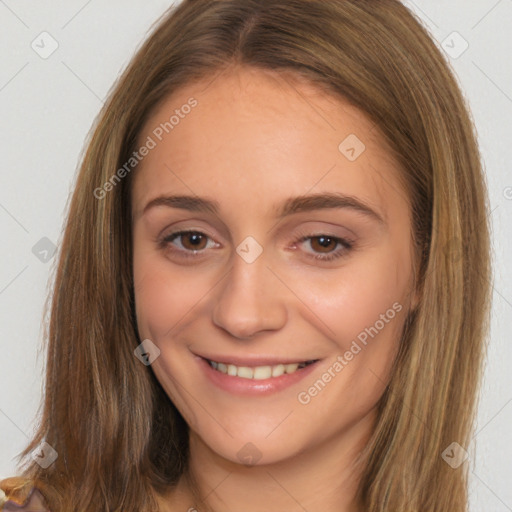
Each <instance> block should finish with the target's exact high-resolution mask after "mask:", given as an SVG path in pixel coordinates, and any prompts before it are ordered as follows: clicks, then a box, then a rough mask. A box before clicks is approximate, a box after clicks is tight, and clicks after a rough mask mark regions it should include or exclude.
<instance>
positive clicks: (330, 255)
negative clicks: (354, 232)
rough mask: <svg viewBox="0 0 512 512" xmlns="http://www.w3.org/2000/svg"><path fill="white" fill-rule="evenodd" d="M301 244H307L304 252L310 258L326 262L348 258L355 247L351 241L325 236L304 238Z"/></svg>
mask: <svg viewBox="0 0 512 512" xmlns="http://www.w3.org/2000/svg"><path fill="white" fill-rule="evenodd" d="M299 242H300V243H301V244H306V242H307V244H306V245H305V247H304V252H305V253H306V255H307V256H308V257H310V258H313V259H314V260H318V261H326V262H327V261H332V260H335V259H338V258H342V257H344V256H347V255H348V253H349V252H350V251H351V250H352V249H353V247H354V243H353V242H351V241H349V240H346V239H344V238H340V237H338V236H333V235H325V234H320V235H307V236H303V237H302V238H301V239H300V240H299Z"/></svg>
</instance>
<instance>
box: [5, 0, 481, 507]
mask: <svg viewBox="0 0 512 512" xmlns="http://www.w3.org/2000/svg"><path fill="white" fill-rule="evenodd" d="M486 206H487V199H486V192H485V181H484V178H483V175H482V170H481V164H480V160H479V154H478V150H477V145H476V142H475V134H474V130H473V126H472V124H471V122H470V118H469V115H468V112H467V108H466V106H465V103H464V101H463V99H462V95H461V93H460V91H459V89H458V86H457V84H456V80H455V79H454V77H453V75H452V73H451V72H450V70H449V67H448V65H447V64H446V62H445V60H444V58H443V56H442V55H441V54H440V52H439V50H438V49H437V47H436V45H435V44H434V43H433V41H432V40H431V38H430V37H429V35H428V33H427V32H426V31H425V29H424V28H423V27H422V26H421V24H420V23H419V22H418V21H417V20H416V19H415V18H414V17H413V16H412V15H411V13H410V12H409V11H408V10H407V9H406V8H405V7H404V6H403V5H402V4H400V3H399V2H397V1H394V0H385V1H370V0H369V1H364V2H361V1H358V0H336V1H329V2H319V1H312V0H279V1H273V2H268V1H263V0H243V1H242V0H217V1H201V2H198V1H192V0H188V1H184V2H182V3H181V4H179V5H178V6H177V7H176V8H174V9H172V10H171V11H170V12H169V14H168V15H167V16H166V17H164V18H163V19H162V21H161V23H159V25H158V27H157V28H156V30H155V31H154V32H153V34H152V35H151V37H150V38H149V39H148V41H147V42H146V43H145V45H144V46H143V47H142V48H141V50H140V51H139V52H138V53H137V55H136V56H135V57H134V59H133V61H132V62H131V64H130V66H129V67H128V69H127V70H126V72H125V73H124V74H123V76H122V77H121V79H120V80H119V82H118V84H117V86H116V87H115V89H114V90H113V91H112V93H111V96H110V99H109V101H107V102H106V105H105V108H104V110H103V111H102V112H101V114H100V117H99V119H98V121H97V124H96V127H95V129H94V132H93V135H92V138H91V140H90V142H89V145H88V150H87V153H86V155H85V158H84V161H83V164H82V167H81V170H80V174H79V177H78V181H77V184H76V188H75V192H74V194H73V199H72V203H71V206H70V211H69V216H68V221H67V226H66V231H65V236H64V241H63V244H62V249H61V254H60V260H59V267H58V272H57V276H56V284H55V291H54V296H53V302H52V311H51V321H50V326H49V332H48V361H47V376H46V386H45V389H46V393H45V400H44V410H43V416H42V421H41V426H40V429H39V431H38V432H37V435H36V436H35V437H34V439H33V440H32V442H31V443H30V445H29V446H28V447H27V448H26V450H25V451H24V454H23V455H24V456H25V457H27V461H28V464H27V465H26V468H25V469H24V471H23V473H22V475H20V477H17V478H13V479H7V480H5V481H3V482H2V483H1V484H0V487H1V488H2V489H3V490H4V491H5V494H6V496H5V498H4V501H5V502H6V505H5V506H4V510H10V508H9V507H11V509H13V510H19V508H13V507H14V506H15V504H16V503H18V504H24V506H25V509H26V510H29V508H27V507H30V506H32V503H31V502H30V500H34V502H35V501H36V500H38V501H39V504H38V503H36V504H34V507H37V506H39V505H40V506H41V507H46V508H47V509H48V510H52V511H53V512H55V511H61V510H62V511H68V510H74V511H77V510H88V511H93V510H116V511H121V510H122V511H146V510H147V511H149V510H151V511H154V510H161V511H174V510H200V511H203V510H204V511H206V510H212V511H221V510H233V509H243V510H246V511H251V510H262V509H264V510H267V511H271V510H273V509H274V508H275V509H278V508H279V509H280V510H282V509H283V508H284V509H286V510H295V509H296V510H303V509H306V510H320V509H322V510H324V511H329V510H336V511H372V512H373V511H382V512H384V511H387V512H388V511H389V512H391V511H393V512H398V511H406V510H407V511H413V510H414V511H418V512H419V511H421V512H426V511H434V510H435V511H439V510H450V511H455V512H462V511H464V510H467V478H466V469H465V468H466V465H465V463H464V460H465V454H466V451H465V448H467V446H468V442H469V440H470V438H471V432H472V428H473V417H474V412H475V406H476V393H477V390H478V385H479V380H480V375H481V366H482V359H483V350H484V340H485V336H486V331H487V328H488V312H489V300H490V291H489V277H490V267H489V234H488V226H487V220H486V219H487V217H486ZM43 466H46V467H43ZM43 509H44V508H43Z"/></svg>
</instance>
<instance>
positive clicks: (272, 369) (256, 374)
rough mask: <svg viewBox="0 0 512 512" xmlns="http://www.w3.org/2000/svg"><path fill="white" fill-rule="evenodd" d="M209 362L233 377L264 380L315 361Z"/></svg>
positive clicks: (292, 371) (288, 372)
mask: <svg viewBox="0 0 512 512" xmlns="http://www.w3.org/2000/svg"><path fill="white" fill-rule="evenodd" d="M207 361H208V364H209V365H210V366H211V367H212V368H213V369H215V370H217V371H218V372H220V373H224V374H226V375H230V376H232V377H241V378H242V379H253V380H264V379H270V378H272V377H274V378H276V377H280V376H281V375H284V374H285V373H286V374H292V373H295V372H296V371H297V370H301V369H302V368H305V367H306V366H309V365H310V364H313V363H314V362H315V361H304V362H302V363H291V364H277V365H273V366H268V365H267V366H253V367H251V366H236V365H234V364H226V363H220V362H217V361H211V360H209V359H207Z"/></svg>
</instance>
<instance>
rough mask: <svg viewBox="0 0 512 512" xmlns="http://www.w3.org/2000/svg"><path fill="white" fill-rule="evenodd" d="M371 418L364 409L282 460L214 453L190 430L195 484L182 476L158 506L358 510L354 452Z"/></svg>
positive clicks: (209, 510) (211, 511)
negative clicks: (249, 461) (254, 461)
mask: <svg viewBox="0 0 512 512" xmlns="http://www.w3.org/2000/svg"><path fill="white" fill-rule="evenodd" d="M374 419H375V417H374V415H373V414H370V415H368V416H366V417H365V418H363V419H362V420H361V421H359V422H358V423H357V424H354V425H352V426H350V427H347V429H346V431H345V432H343V433H342V434H340V433H338V434H337V436H336V437H335V438H329V439H323V440H322V441H321V442H320V443H318V444H316V445H314V446H311V447H308V449H307V450H303V451H301V452H300V453H298V454H295V455H293V456H291V457H290V458H288V459H286V460H281V461H279V462H276V463H273V464H266V465H255V466H250V467H248V466H244V465H240V464H237V463H235V462H233V461H231V460H227V459H225V458H223V457H221V456H219V455H218V454H217V453H215V452H214V451H212V450H211V449H210V448H209V447H208V446H207V445H205V444H204V442H203V441H202V440H201V438H199V437H198V436H197V435H196V434H195V433H194V432H191V434H190V466H189V472H190V473H189V474H190V475H191V478H192V481H193V482H195V486H194V485H193V484H192V483H191V480H190V478H187V476H184V477H182V479H181V480H180V483H179V484H178V486H177V487H176V488H175V489H173V491H172V492H171V494H170V495H168V496H167V497H166V498H165V501H163V502H162V503H165V506H163V507H162V509H161V510H165V511H169V512H170V511H174V510H184V511H190V512H194V511H195V510H197V511H198V512H226V511H229V510H240V509H243V510H244V512H259V511H261V510H265V511H267V512H277V511H279V512H281V511H282V510H297V511H302V510H322V511H323V512H334V511H336V512H360V510H361V507H360V504H359V503H358V498H357V487H358V484H359V482H360V478H361V472H362V469H363V464H362V463H361V462H362V461H360V459H359V454H360V452H361V450H362V449H363V448H364V446H365V445H366V443H367V441H368V438H369V435H370V433H371V430H372V428H373V426H374ZM193 487H195V488H196V493H195V494H194V491H193Z"/></svg>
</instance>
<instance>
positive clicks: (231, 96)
mask: <svg viewBox="0 0 512 512" xmlns="http://www.w3.org/2000/svg"><path fill="white" fill-rule="evenodd" d="M190 97H194V98H195V99H196V100H197V101H198V105H197V107H195V108H194V109H193V110H192V112H191V113H190V114H189V115H187V116H185V117H184V118H183V119H181V120H180V123H179V125H177V126H176V127H175V128H174V129H173V130H172V131H171V132H170V133H169V134H168V135H166V137H164V138H163V140H162V141H161V142H159V143H158V144H157V146H156V147H155V148H154V149H152V150H151V151H150V152H149V154H148V155H147V156H146V157H145V158H144V160H143V161H142V162H141V164H140V165H139V167H138V168H137V172H136V174H135V176H134V182H133V188H132V214H133V234H134V262H133V272H134V282H135V298H136V314H137V322H138V329H139V334H140V338H141V340H142V339H150V340H151V341H152V342H153V343H154V344H155V345H157V346H158V348H159V349H160V351H161V353H160V356H159V357H158V358H157V359H156V360H155V361H154V362H153V363H152V365H151V368H152V370H153V371H154V373H155V375H156V377H157V378H158V380H159V382H160V383H161V384H162V386H163V388H164V389H165V391H166V392H167V394H168V395H169V397H170V399H172V400H173V401H174V403H175V404H176V406H177V407H178V409H179V410H180V412H181V413H182V415H183V416H184V418H185V419H186V421H187V423H188V424H189V427H190V446H191V468H192V471H193V472H194V474H195V475H196V478H197V479H198V482H199V484H200V488H201V496H207V498H206V502H207V503H208V505H210V506H211V507H213V509H215V510H216V511H217V510H218V511H234V510H240V509H243V510H244V511H247V512H252V511H261V510H266V511H268V512H272V511H274V510H276V511H277V510H279V511H282V510H288V511H299V510H300V511H302V510H304V509H306V510H323V511H324V512H329V511H334V510H336V511H337V512H340V511H356V510H360V507H359V505H358V503H357V500H356V498H355V493H356V486H357V483H358V479H359V475H360V470H358V469H357V468H356V467H355V466H354V463H355V460H356V457H357V454H358V453H359V452H360V450H361V449H362V447H363V446H364V445H365V443H366V442H367V440H368V437H369V435H370V433H371V431H372V428H373V426H374V424H375V420H376V409H375V407H376V404H377V402H378V400H379V398H380V397H381V396H382V393H383V391H384V388H385V384H386V383H387V382H388V380H389V377H390V370H391V365H392V363H393V360H394V358H395V356H396V351H397V349H398V344H399V337H400V333H401V331H402V327H403V323H404V320H405V318H406V314H407V312H408V311H409V310H410V308H412V307H413V306H414V305H415V304H416V300H417V297H416V295H415V294H414V291H413V270H412V269H413V249H412V247H413V246H412V238H411V212H410V205H409V202H408V199H407V196H406V194H405V192H404V191H403V189H402V188H401V186H400V184H399V180H398V165H397V163H396V162H394V161H393V159H392V158H391V157H390V154H389V152H388V149H387V147H386V145H385V143H384V140H383V139H382V138H381V137H380V135H379V133H378V130H377V129H376V128H375V127H374V125H373V123H371V122H370V121H369V120H368V119H367V118H366V117H365V116H364V115H363V114H362V113H361V112H360V111H359V110H358V109H356V108H354V107H352V106H350V105H349V104H348V103H347V102H345V101H342V100H340V99H339V98H334V97H332V96H330V95H327V94H326V93H325V92H322V91H320V90H319V89H317V88H316V87H315V86H313V85H310V84H309V83H308V82H306V81H305V80H304V79H300V78H297V77H296V78H293V76H292V75H287V74H281V75H279V74H275V73H273V72H267V71H262V70H254V69H250V68H249V69H248V68H243V67H239V68H234V69H231V70H229V71H225V72H224V73H223V74H221V75H220V76H219V77H218V78H217V79H216V80H214V81H213V82H212V80H211V78H210V79H209V80H208V81H204V82H196V83H194V84H192V85H187V86H185V87H183V88H182V89H180V90H178V91H176V92H175V93H173V94H172V95H171V96H170V97H168V98H166V99H165V101H164V102H163V103H162V104H161V105H160V106H159V107H158V108H157V109H156V110H155V111H154V112H153V113H152V115H151V117H150V119H149V120H148V121H147V123H146V125H145V126H144V128H143V130H142V131H141V134H140V138H139V141H140V142H141V144H142V143H143V142H144V141H145V140H146V139H147V137H148V136H151V134H152V132H153V130H154V129H155V127H157V126H158V125H159V124H160V123H162V122H165V121H166V120H168V119H169V116H170V115H171V114H172V112H173V111H174V110H175V109H176V108H180V106H182V105H183V104H185V103H187V101H188V99H189V98H190ZM350 134H356V135H357V137H358V138H359V139H360V140H361V141H363V143H364V144H365V146H366V149H365V151H364V152H363V153H362V154H361V155H360V156H359V157H358V158H357V159H356V160H355V161H349V159H348V158H347V157H346V156H345V155H344V154H343V153H342V152H341V151H340V150H339V149H338V146H339V145H340V143H341V142H342V141H343V140H344V139H346V137H347V136H349V135H350ZM321 192H339V193H343V194H346V195H350V196H353V197H355V198H357V199H358V200H360V201H362V202H364V203H365V204H367V205H369V207H370V208H371V209H372V210H373V211H374V212H376V213H377V214H378V215H379V216H380V217H381V218H382V219H383V222H379V221H378V220H376V219H375V218H374V217H372V216H370V215H366V214H364V213H361V212H360V211H357V210H355V209H353V208H329V209H315V210H312V211H306V212H300V213H293V214H289V215H287V216H286V217H284V218H283V219H278V218H276V216H275V209H276V208H278V207H279V206H280V205H281V204H282V203H283V202H284V201H285V200H286V199H288V198H290V197H294V196H300V195H305V194H312V193H321ZM171 194H174V195H197V196H201V197H205V196H207V197H209V198H211V199H214V200H216V201H218V203H219V207H220V209H219V212H218V214H212V213H207V212H196V211H187V210H183V209H178V208H174V207H171V206H166V205H161V206H155V207H153V208H149V209H148V210H146V211H145V212H144V208H145V206H146V205H147V204H148V203H149V202H150V201H151V200H153V199H154V198H156V197H158V196H161V195H171ZM184 229H192V230H196V231H199V232H201V233H204V234H205V235H206V236H205V237H203V238H202V239H200V240H202V241H201V242H200V243H197V239H196V245H194V240H191V237H190V236H188V237H187V236H182V237H178V238H175V239H174V240H172V241H167V243H166V244H163V245H161V244H159V240H161V239H162V238H163V237H165V236H168V235H169V234H172V233H174V232H177V231H180V230H184ZM322 234H323V235H324V236H328V235H330V236H331V237H339V238H348V239H350V240H351V241H352V242H353V248H352V249H349V250H346V249H344V248H343V246H342V245H340V244H339V243H336V242H335V241H334V242H331V243H330V244H327V245H326V246H323V245H321V243H319V239H318V238H314V237H315V236H316V237H319V236H321V235H322ZM248 236H251V237H253V238H254V239H255V240H256V241H257V242H258V243H259V244H260V246H261V247H262V248H263V252H262V253H261V255H260V256H259V257H258V258H257V259H256V260H255V261H254V262H252V263H248V262H247V261H245V260H244V259H243V258H242V257H241V256H239V254H238V253H237V252H236V249H237V247H238V246H239V245H240V244H241V242H242V241H243V240H244V239H245V238H246V237H248ZM303 236H310V237H312V238H309V239H307V240H306V241H302V242H301V241H300V240H301V238H302V237H303ZM168 240H169V239H168ZM324 243H325V241H324ZM194 248H198V249H199V251H198V252H196V254H195V255H193V250H194ZM186 251H188V252H189V253H190V254H192V256H191V257H189V258H185V257H184V256H183V254H184V253H185V252H186ZM332 253H339V254H342V256H341V257H340V258H337V259H333V260H332V261H321V260H318V259H315V256H317V255H320V256H322V255H324V256H325V255H328V254H332ZM394 303H398V304H399V305H400V306H402V309H401V311H400V312H399V313H397V314H396V316H394V318H393V319H392V320H390V321H389V322H387V323H386V324H385V327H384V328H383V329H381V330H380V331H379V332H378V334H377V335H376V336H374V337H373V338H369V340H368V344H367V345H366V346H364V348H362V350H361V351H360V352H358V353H357V355H355V356H354V357H353V358H352V360H350V361H347V364H346V366H344V368H343V370H342V371H340V372H338V373H337V374H336V377H334V378H332V379H331V381H330V382H329V383H328V384H327V385H326V386H325V388H324V389H323V390H322V391H321V392H319V393H318V394H317V395H316V396H315V397H313V398H312V399H311V400H310V402H309V403H307V404H303V403H300V402H299V400H298V398H297V396H298V393H299V392H302V391H304V390H306V391H307V389H308V388H309V387H310V386H311V385H312V384H313V383H314V382H315V381H317V380H318V379H319V378H321V376H322V374H324V372H326V371H327V370H328V368H329V367H332V366H333V363H334V362H335V361H336V360H337V356H339V355H343V354H345V353H346V351H347V350H349V349H350V346H351V343H352V341H353V340H355V339H357V336H358V334H360V333H361V332H362V331H364V329H365V328H367V327H369V326H374V325H375V323H376V321H377V320H379V318H381V315H382V314H385V313H386V311H387V310H389V309H390V308H392V305H393V304H394ZM198 353H199V354H208V355H212V354H231V355H233V356H240V357H243V356H247V355H248V354H252V355H254V354H257V355H267V356H276V357H288V358H289V357H296V358H297V360H309V359H320V360H321V361H320V363H319V364H318V365H317V368H315V370H314V372H313V373H312V374H310V375H309V376H308V377H307V378H305V379H302V380H301V381H300V382H298V383H296V384H294V385H293V386H291V387H289V388H287V389H284V390H282V391H279V392H277V393H274V394H272V395H267V396H249V397H247V396H245V397H241V396H236V395H233V394H231V393H229V392H227V391H224V390H221V389H219V388H217V387H216V386H214V385H212V384H211V383H210V382H209V380H207V378H206V376H205V374H204V373H203V372H202V371H201V370H200V368H199V366H198V364H197V361H196V360H195V358H194V354H198ZM248 442H251V443H252V444H253V445H254V446H255V447H256V448H257V450H258V453H259V454H260V456H261V458H260V459H259V460H258V461H257V463H256V464H255V465H253V466H251V467H248V466H245V465H243V464H242V463H241V461H240V459H239V457H238V455H237V453H238V452H239V450H240V449H241V448H242V447H243V446H244V445H246V443H248ZM160 505H161V509H162V510H188V509H189V508H190V507H192V506H194V505H196V506H198V508H200V507H201V504H194V502H193V501H192V497H191V495H190V491H189V489H188V488H187V486H186V485H185V484H184V483H183V481H182V482H181V483H180V485H179V486H178V488H177V489H173V490H171V491H170V493H169V495H168V496H166V497H165V498H164V499H162V500H161V502H160Z"/></svg>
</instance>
